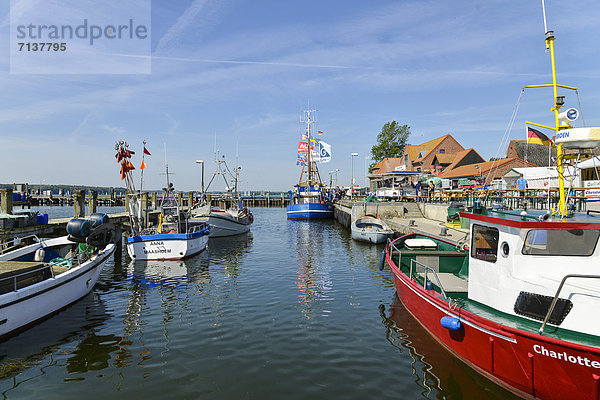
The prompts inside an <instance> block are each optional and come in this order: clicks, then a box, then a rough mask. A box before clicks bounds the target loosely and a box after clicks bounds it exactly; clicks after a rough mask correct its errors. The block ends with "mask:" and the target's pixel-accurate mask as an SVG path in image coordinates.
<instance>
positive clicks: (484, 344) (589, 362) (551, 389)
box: [386, 253, 600, 399]
mask: <svg viewBox="0 0 600 400" xmlns="http://www.w3.org/2000/svg"><path fill="white" fill-rule="evenodd" d="M386 261H387V264H388V265H389V266H390V269H391V270H392V275H393V277H394V284H395V286H396V291H397V293H398V297H399V298H400V300H401V301H402V303H403V304H404V306H405V307H406V309H407V310H408V311H409V312H410V313H411V314H412V316H413V317H414V318H415V319H416V320H417V321H418V322H419V323H420V324H421V325H422V326H423V327H424V328H425V329H426V330H427V331H428V332H429V334H431V336H432V337H433V338H434V339H436V340H437V341H438V342H439V343H440V344H441V345H442V346H444V347H445V348H446V349H447V350H448V351H450V352H451V353H452V354H454V355H455V356H456V357H457V358H459V359H460V360H462V361H463V362H465V363H466V364H467V365H469V366H470V367H471V368H473V369H475V370H476V371H477V372H479V373H480V374H482V375H484V376H486V377H487V378H489V379H490V380H492V381H493V382H495V383H497V384H498V385H500V386H502V387H504V388H506V389H508V390H510V391H511V392H513V393H515V394H517V395H519V396H521V397H524V398H540V399H567V398H568V399H600V351H599V349H597V348H594V347H589V346H582V345H578V344H575V343H570V342H566V341H561V340H556V339H552V338H548V337H545V336H541V335H537V334H533V333H530V332H526V331H522V330H518V329H514V328H511V327H506V326H503V325H499V324H497V323H495V322H493V321H491V320H488V319H485V318H482V317H479V316H477V315H475V314H472V313H470V312H467V311H465V310H461V309H458V308H455V309H453V310H451V309H450V306H449V304H448V301H446V300H444V299H443V298H440V295H439V293H437V292H435V291H433V290H426V289H425V288H423V286H422V285H419V284H417V283H416V282H415V281H414V280H410V279H408V277H407V276H406V275H405V274H404V273H402V272H401V271H399V270H398V268H397V267H396V265H395V264H394V262H393V261H392V260H391V259H390V257H389V253H388V254H386ZM447 315H450V316H454V317H456V318H459V319H460V320H461V323H462V329H460V330H457V331H452V330H449V329H446V328H444V327H443V326H442V325H441V324H440V320H441V318H442V317H444V316H447Z"/></svg>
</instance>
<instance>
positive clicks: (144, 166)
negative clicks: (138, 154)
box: [140, 160, 148, 169]
mask: <svg viewBox="0 0 600 400" xmlns="http://www.w3.org/2000/svg"><path fill="white" fill-rule="evenodd" d="M146 168H148V166H147V165H146V163H145V162H144V160H142V165H140V169H146Z"/></svg>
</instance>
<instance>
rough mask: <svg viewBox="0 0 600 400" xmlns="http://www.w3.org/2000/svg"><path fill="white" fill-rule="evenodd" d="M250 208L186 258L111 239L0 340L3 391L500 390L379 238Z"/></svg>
mask: <svg viewBox="0 0 600 400" xmlns="http://www.w3.org/2000/svg"><path fill="white" fill-rule="evenodd" d="M54 208H55V209H56V207H54ZM69 210H71V209H70V208H69ZM54 211H55V212H56V210H54ZM253 212H254V215H255V222H254V224H253V226H252V232H251V233H249V234H247V235H242V236H237V237H230V238H220V239H211V240H210V241H209V248H208V249H207V251H205V252H203V253H201V254H199V255H197V256H194V257H191V258H189V259H187V260H184V261H177V262H175V261H171V262H147V263H143V262H137V263H134V262H131V260H130V259H129V258H128V256H127V255H126V251H125V249H124V247H121V248H119V249H118V251H117V253H116V254H115V256H114V258H113V259H111V260H110V261H109V262H108V263H107V265H106V266H105V268H104V270H103V272H102V275H101V277H100V280H99V281H98V284H97V285H96V287H95V288H94V290H93V291H92V293H90V294H89V295H88V296H86V297H85V298H83V299H82V300H81V301H79V302H77V303H76V304H74V305H72V306H71V307H69V308H68V309H66V310H63V311H62V312H60V313H58V314H57V315H55V316H53V317H51V318H50V319H48V320H46V321H44V322H43V323H41V324H38V325H36V326H35V327H33V328H31V329H29V330H27V331H25V332H23V333H21V334H19V335H18V336H15V337H13V338H10V339H8V340H6V341H4V342H2V343H0V366H1V370H0V393H1V394H2V396H3V398H4V399H38V398H44V399H83V398H85V399H86V400H91V399H106V398H112V399H117V398H123V399H145V400H146V399H163V398H172V399H286V400H289V399H361V400H363V399H417V398H428V399H442V398H448V399H475V398H477V399H480V398H493V399H504V398H512V396H511V395H509V394H508V393H507V392H505V391H503V390H502V389H500V388H498V387H497V386H495V385H494V384H493V383H491V382H489V381H487V380H486V379H484V378H482V377H480V376H479V375H477V373H475V372H474V371H472V370H471V369H470V368H468V367H467V366H466V365H464V364H462V363H461V362H459V361H458V360H456V359H454V358H453V357H452V356H451V355H449V354H448V353H447V352H445V350H443V349H442V348H441V347H440V346H439V345H438V344H436V342H434V341H433V339H431V337H430V336H428V334H427V333H426V332H425V331H424V330H423V329H422V328H421V327H420V325H418V323H417V322H416V321H415V320H414V319H413V317H412V316H411V315H410V314H408V313H407V312H406V310H405V309H404V308H403V307H402V305H401V303H400V302H399V301H398V299H397V297H396V295H395V289H394V284H393V281H392V277H391V275H390V271H389V269H387V268H386V269H385V270H384V271H380V270H379V268H378V267H379V258H380V255H381V251H382V250H383V246H369V245H363V244H361V243H357V242H353V241H352V240H351V239H350V233H349V231H348V230H346V229H345V228H344V227H343V226H341V225H340V224H338V223H337V222H334V221H315V222H306V221H293V220H287V219H286V216H285V210H283V209H272V208H258V209H254V210H253ZM68 215H69V214H66V215H56V214H55V215H54V216H68ZM0 313H1V310H0Z"/></svg>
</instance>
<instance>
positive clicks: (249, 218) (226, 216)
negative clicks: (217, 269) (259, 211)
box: [189, 150, 254, 238]
mask: <svg viewBox="0 0 600 400" xmlns="http://www.w3.org/2000/svg"><path fill="white" fill-rule="evenodd" d="M215 162H216V163H217V170H216V171H215V172H214V173H213V177H212V178H211V180H210V182H209V183H208V185H207V187H206V189H204V183H202V192H203V201H202V203H200V204H199V205H197V206H196V207H194V208H193V209H192V210H191V213H190V214H191V217H190V219H189V223H190V225H191V226H195V225H197V224H201V223H208V224H209V225H210V235H209V237H211V238H213V237H224V236H234V235H240V234H242V233H246V232H248V231H250V225H252V223H253V222H254V216H253V215H252V212H251V211H250V209H249V208H247V207H244V205H243V202H242V200H241V199H240V198H239V196H238V190H237V183H238V175H239V170H240V168H241V167H239V166H237V167H235V168H234V171H235V175H234V174H232V173H231V171H230V170H229V168H228V167H227V163H226V162H225V156H222V157H220V156H219V151H218V150H217V151H216V153H215ZM227 173H229V175H231V178H232V181H233V182H232V186H230V183H229V182H228V181H227V178H226V175H227ZM219 175H220V176H222V177H223V180H224V182H225V187H226V189H227V194H226V195H225V196H223V197H222V198H220V199H218V201H219V202H220V203H223V204H225V209H221V208H219V207H211V206H210V202H209V203H207V202H206V199H205V196H206V191H208V189H209V188H210V185H211V184H212V182H213V181H214V179H215V178H216V177H217V176H219ZM202 182H204V178H202Z"/></svg>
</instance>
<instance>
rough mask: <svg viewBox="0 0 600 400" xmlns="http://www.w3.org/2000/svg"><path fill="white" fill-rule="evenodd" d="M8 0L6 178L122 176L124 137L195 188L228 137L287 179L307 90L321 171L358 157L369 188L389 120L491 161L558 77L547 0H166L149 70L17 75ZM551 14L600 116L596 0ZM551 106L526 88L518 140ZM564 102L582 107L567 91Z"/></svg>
mask: <svg viewBox="0 0 600 400" xmlns="http://www.w3.org/2000/svg"><path fill="white" fill-rule="evenodd" d="M31 2H34V1H33V0H32V1H31ZM9 6H10V5H9V2H8V1H6V0H4V1H3V2H1V3H0V88H2V89H1V90H0V148H2V150H3V151H2V168H1V169H0V182H5V183H10V182H13V181H14V182H29V183H32V184H35V183H40V182H42V181H44V182H46V183H64V184H82V185H84V184H85V185H103V186H119V185H121V181H120V179H119V168H118V165H117V164H116V162H115V160H114V157H113V156H114V142H115V141H116V140H119V139H125V140H127V141H128V142H129V143H130V144H131V145H132V148H133V149H134V150H141V142H142V140H143V139H146V140H147V142H148V145H147V147H148V149H149V150H150V151H151V152H152V153H153V155H152V157H149V158H148V159H147V163H148V165H149V168H148V169H147V170H146V173H145V177H146V180H145V181H146V187H148V188H150V189H159V188H160V187H162V185H163V179H164V178H163V177H162V176H160V175H159V173H160V172H162V170H163V169H164V150H163V148H164V144H165V143H166V144H167V155H168V162H169V167H170V169H171V170H172V171H174V172H176V175H175V176H174V177H173V181H174V182H175V186H176V187H177V188H178V189H180V190H198V189H199V186H200V167H199V166H198V165H197V164H195V162H194V161H195V160H196V159H204V160H207V161H208V160H212V159H213V150H214V141H215V139H214V137H215V134H216V137H217V147H218V148H219V149H220V150H221V152H222V153H224V154H225V155H226V157H227V159H228V160H229V162H230V165H233V164H234V161H235V156H236V148H237V149H238V153H239V163H240V165H241V166H242V174H241V179H242V182H241V184H240V186H241V188H242V189H243V190H282V191H287V190H289V189H290V188H291V186H292V185H293V184H295V183H297V180H298V175H299V172H300V170H299V168H298V167H297V166H296V165H295V159H296V148H297V142H298V136H299V133H300V132H301V131H302V129H303V126H302V125H301V124H300V123H299V120H300V115H301V111H302V109H304V108H306V106H307V103H308V102H310V106H311V108H315V109H317V110H318V120H319V122H318V125H317V128H318V129H319V130H322V131H323V132H325V134H324V135H323V136H322V138H323V140H325V141H326V142H328V143H330V144H331V145H332V150H333V161H332V162H331V163H328V164H322V165H321V167H320V169H321V175H322V177H323V178H324V180H327V181H328V179H329V171H331V170H334V169H339V170H340V172H339V174H338V183H339V184H346V185H347V184H349V183H350V170H351V156H350V154H351V153H352V152H358V153H359V156H358V157H356V158H355V160H354V171H355V178H356V180H357V182H358V183H361V184H362V183H364V167H365V156H368V155H370V148H371V146H372V145H373V144H374V143H375V141H376V136H377V133H378V132H379V131H380V129H381V126H382V125H383V124H384V123H385V122H388V121H391V120H396V121H398V122H400V123H402V124H408V125H409V126H410V127H411V131H412V135H411V137H410V138H409V143H412V144H418V143H422V142H425V141H427V140H430V139H433V138H436V137H439V136H441V135H444V134H447V133H450V134H452V135H453V136H454V137H455V138H456V139H457V140H458V141H459V142H460V143H461V144H462V145H463V146H464V147H466V148H468V147H474V148H475V149H476V150H478V151H479V152H480V154H481V155H482V156H483V157H484V158H486V159H489V158H490V157H494V156H496V155H497V154H500V155H502V154H504V153H505V151H506V147H505V146H504V147H502V148H499V144H500V142H501V140H502V137H503V135H504V132H505V130H506V127H507V125H508V122H509V118H510V116H511V114H512V111H513V108H514V106H515V103H516V101H517V98H518V96H519V93H520V90H521V88H522V87H523V86H524V85H526V84H537V83H550V63H549V55H548V54H545V47H544V28H543V20H542V13H541V5H540V2H539V1H518V2H517V1H512V2H506V1H494V0H480V1H452V2H447V1H400V0H395V1H376V2H364V1H354V0H347V1H311V0H303V1H293V0H289V1H274V0H273V1H266V0H252V1H242V0H222V1H215V0H212V1H208V0H180V1H177V2H173V1H166V0H165V1H163V0H160V1H158V0H155V1H152V29H151V35H152V73H151V74H147V75H145V74H139V75H107V74H105V75H86V74H79V75H16V74H10V73H9V72H10V71H9V67H10V63H9V46H10V43H9V21H10V19H9ZM547 13H548V24H549V28H551V29H553V30H554V31H555V34H556V37H557V40H556V42H555V44H556V51H557V69H558V76H559V82H561V83H563V84H568V85H573V86H577V87H579V88H580V100H581V103H582V111H583V115H584V117H585V122H586V124H587V125H588V126H593V125H596V126H597V125H599V124H600V120H599V119H598V115H597V114H596V115H595V114H594V112H595V111H596V110H598V109H599V108H600V107H599V106H600V90H599V89H600V68H599V67H598V65H600V52H599V51H598V43H600V40H599V39H600V32H599V31H598V29H597V21H598V18H599V17H600V3H599V2H598V1H597V0H596V1H595V0H589V1H588V0H582V1H579V0H574V1H572V2H569V3H564V2H558V1H551V0H550V1H547ZM551 103H552V94H551V92H549V91H545V90H537V91H531V92H526V94H525V96H524V98H523V100H522V102H521V107H520V111H519V114H518V117H517V120H516V123H515V127H514V128H513V130H512V132H511V135H510V138H511V139H522V138H524V137H525V133H524V132H525V128H524V121H525V120H526V119H529V120H533V121H537V122H540V123H546V124H551V123H552V118H551V117H552V116H551V114H550V113H549V109H550V107H551ZM567 105H568V106H574V107H578V104H577V98H576V97H575V96H574V95H572V94H570V93H567ZM578 123H579V124H581V122H580V121H579V122H578ZM134 162H135V163H136V164H138V165H139V160H138V159H134ZM369 162H370V161H369ZM213 168H214V164H213V163H211V162H208V163H207V165H206V174H207V179H208V175H209V174H210V172H211V171H212V170H213ZM221 188H222V185H220V186H217V187H216V189H221Z"/></svg>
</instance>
